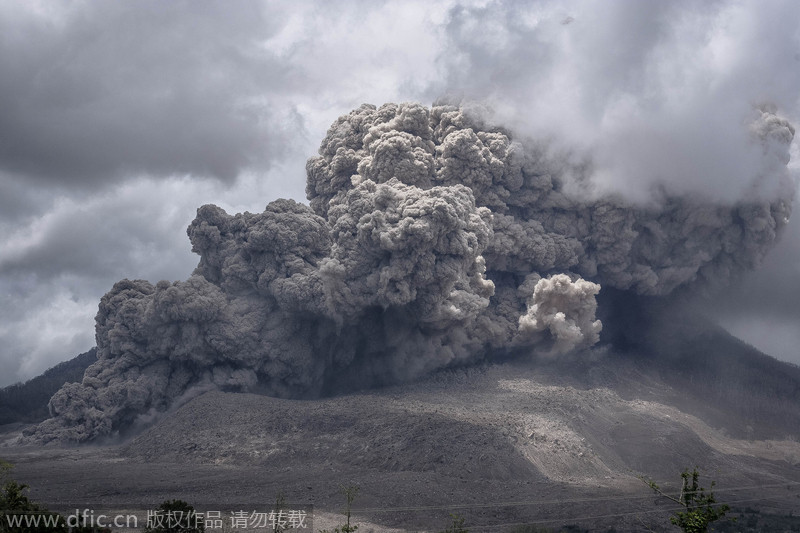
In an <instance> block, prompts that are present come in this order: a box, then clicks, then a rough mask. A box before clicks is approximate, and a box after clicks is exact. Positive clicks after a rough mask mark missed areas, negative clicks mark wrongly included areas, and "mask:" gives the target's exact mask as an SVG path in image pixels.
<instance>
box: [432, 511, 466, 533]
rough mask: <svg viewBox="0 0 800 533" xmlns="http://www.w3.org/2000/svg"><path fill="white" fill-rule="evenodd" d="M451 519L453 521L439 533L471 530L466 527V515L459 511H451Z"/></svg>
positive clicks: (461, 532) (457, 532)
mask: <svg viewBox="0 0 800 533" xmlns="http://www.w3.org/2000/svg"><path fill="white" fill-rule="evenodd" d="M450 520H451V521H452V523H451V524H450V525H449V526H448V527H447V528H446V529H444V530H442V531H440V532H439V533H469V530H468V529H467V528H465V527H464V517H463V516H461V515H459V514H457V513H450Z"/></svg>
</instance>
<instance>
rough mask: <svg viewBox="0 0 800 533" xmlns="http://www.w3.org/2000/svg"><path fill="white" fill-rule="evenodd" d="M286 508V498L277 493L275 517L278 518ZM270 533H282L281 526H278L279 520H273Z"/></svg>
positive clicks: (281, 493) (280, 492) (281, 492)
mask: <svg viewBox="0 0 800 533" xmlns="http://www.w3.org/2000/svg"><path fill="white" fill-rule="evenodd" d="M285 507H286V497H285V496H284V495H283V491H279V492H278V494H277V495H276V496H275V509H274V511H275V516H279V514H280V512H281V510H282V509H284V508H285ZM272 533H283V526H282V525H281V524H280V520H275V521H274V522H273V525H272Z"/></svg>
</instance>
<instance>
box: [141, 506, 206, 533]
mask: <svg viewBox="0 0 800 533" xmlns="http://www.w3.org/2000/svg"><path fill="white" fill-rule="evenodd" d="M144 530H145V533H203V532H204V531H205V522H204V521H203V520H201V519H200V516H198V514H197V512H196V511H195V510H194V507H192V506H191V505H189V504H188V503H186V502H185V501H183V500H166V501H164V502H163V503H162V504H161V505H160V506H159V507H158V509H156V511H155V512H154V513H152V514H151V515H150V516H148V517H147V526H146V527H145V529H144Z"/></svg>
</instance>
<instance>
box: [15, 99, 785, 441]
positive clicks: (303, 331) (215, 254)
mask: <svg viewBox="0 0 800 533" xmlns="http://www.w3.org/2000/svg"><path fill="white" fill-rule="evenodd" d="M754 113H755V114H754V116H753V121H752V124H751V126H750V130H749V131H748V135H749V138H750V142H751V143H753V145H754V146H759V147H760V150H761V153H762V155H763V161H762V164H761V165H760V166H759V168H762V169H768V170H769V172H762V173H758V174H757V175H754V176H753V182H752V187H751V189H752V190H751V192H752V194H750V197H749V198H747V199H743V200H741V201H740V202H738V203H735V204H727V205H722V204H719V203H715V202H713V201H708V200H702V199H701V198H700V197H697V196H692V197H689V196H680V195H669V194H666V193H664V194H662V195H660V196H659V198H658V201H657V202H649V203H646V204H635V203H632V202H630V201H627V200H625V199H623V198H621V197H619V196H598V195H596V194H594V193H593V192H592V184H591V164H582V165H576V164H574V163H572V162H571V161H572V159H571V158H568V157H562V156H559V155H558V154H555V153H551V151H550V150H548V148H547V146H546V145H543V144H542V143H536V142H530V141H525V142H520V141H515V140H514V139H512V134H511V133H510V132H509V131H507V130H505V129H503V128H499V127H493V126H490V125H487V124H488V123H487V121H486V120H485V119H484V118H482V117H481V116H480V115H478V114H474V113H470V112H467V111H466V110H465V109H463V108H460V107H457V106H450V105H440V106H434V107H433V108H432V109H428V108H426V107H424V106H421V105H418V104H386V105H383V106H381V107H380V108H376V107H375V106H371V105H363V106H361V107H360V108H359V109H356V110H354V111H352V112H351V113H350V114H348V115H346V116H343V117H340V118H339V119H338V120H337V121H336V122H335V123H334V124H333V125H332V126H331V128H330V129H329V131H328V134H327V136H326V137H325V139H324V140H323V141H322V144H321V146H320V149H319V155H318V156H317V157H314V158H312V159H310V160H309V161H308V164H307V175H308V180H307V188H306V192H307V196H308V199H309V202H310V204H309V206H306V205H303V204H299V203H297V202H294V201H291V200H277V201H274V202H272V203H270V204H269V205H267V207H266V209H265V210H264V212H263V213H257V214H253V213H240V214H236V215H229V214H228V213H226V212H225V211H224V210H222V209H220V208H219V207H216V206H214V205H205V206H203V207H201V208H199V209H198V211H197V218H196V219H195V220H194V221H193V222H192V223H191V225H190V226H189V228H188V235H189V239H190V241H191V243H192V250H193V251H194V252H196V253H197V254H199V256H200V262H199V264H198V266H197V268H196V269H195V271H194V273H193V274H192V276H191V277H190V278H189V279H188V280H186V281H179V282H175V283H169V282H166V281H161V282H158V283H157V284H155V285H153V284H151V283H149V282H147V281H142V280H136V281H130V280H122V281H120V282H118V283H116V284H115V285H114V287H113V288H112V289H111V291H109V292H108V293H107V294H106V295H105V296H104V297H103V298H102V300H101V302H100V305H99V310H98V313H97V318H96V338H97V347H98V361H97V362H96V363H95V364H93V365H92V366H91V367H89V369H88V370H87V371H86V375H85V377H84V379H83V382H82V383H80V384H78V383H73V384H68V385H66V386H64V387H63V388H62V389H61V390H60V391H58V392H57V393H56V394H55V395H54V396H53V398H52V399H51V401H50V411H51V415H52V418H50V419H48V420H46V421H45V422H43V423H42V424H40V425H39V426H38V427H37V428H36V429H35V430H33V431H32V432H31V433H30V434H29V438H30V439H32V440H34V441H38V442H49V441H61V442H82V441H87V440H92V439H95V438H97V437H101V436H105V435H111V434H114V433H115V432H117V431H120V430H123V429H124V428H125V427H127V426H128V425H130V424H131V423H132V422H134V421H135V420H136V418H137V417H139V416H141V415H142V414H145V413H148V412H157V411H161V410H165V409H167V408H168V407H169V406H170V405H171V404H172V403H173V402H174V401H176V400H177V399H178V398H180V397H181V396H183V395H185V394H186V393H187V391H190V390H192V389H194V388H195V387H219V388H222V389H226V390H241V391H258V392H263V393H266V394H270V395H275V396H281V397H309V396H317V395H320V394H324V393H327V392H331V391H332V390H335V389H336V388H337V387H341V386H343V384H345V383H349V382H356V381H357V382H359V383H362V384H365V385H376V384H385V383H396V382H402V381H406V380H411V379H414V378H416V377H419V376H421V375H424V374H426V373H428V372H431V371H433V370H436V369H440V368H445V367H448V366H452V365H458V364H467V363H469V362H471V361H474V360H477V359H479V358H491V357H492V356H496V355H498V354H503V355H507V354H525V353H539V354H547V355H549V356H552V357H557V356H559V355H560V354H564V353H567V352H570V351H574V350H580V349H585V348H588V347H591V346H592V345H594V344H596V343H597V342H598V340H599V334H600V331H601V328H602V324H601V323H600V321H599V320H596V318H595V311H596V308H597V304H596V301H595V296H596V295H597V294H598V292H599V291H600V290H601V287H602V286H610V287H614V288H616V289H621V290H625V291H631V292H633V293H635V294H640V295H652V296H664V295H669V294H673V293H675V292H676V291H681V290H687V289H692V290H693V289H696V288H703V287H708V286H709V285H720V284H725V283H728V282H730V281H731V280H732V279H734V277H735V276H736V274H737V273H738V272H741V271H743V270H746V269H751V268H754V267H755V266H757V265H758V263H759V261H760V260H761V259H762V258H763V257H764V255H765V254H766V253H767V251H768V250H769V249H770V247H771V246H772V245H773V243H774V242H775V239H776V237H777V236H778V235H779V233H780V231H781V229H782V228H783V227H784V226H785V225H786V223H787V221H788V217H789V215H790V212H791V203H792V195H793V190H794V189H793V185H792V183H791V180H790V178H789V176H788V173H787V171H786V164H787V163H788V157H789V156H788V154H789V145H790V143H791V141H792V138H793V135H794V129H793V128H792V126H791V125H790V124H789V123H788V122H787V121H786V120H783V119H781V118H780V117H778V116H777V115H776V114H775V112H774V110H771V109H769V108H766V107H765V108H763V109H759V110H756V111H755V112H754ZM763 191H770V192H769V194H764V193H763Z"/></svg>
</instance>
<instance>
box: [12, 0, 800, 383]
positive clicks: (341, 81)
mask: <svg viewBox="0 0 800 533" xmlns="http://www.w3.org/2000/svg"><path fill="white" fill-rule="evenodd" d="M0 73H1V74H0V232H1V234H2V238H0V294H1V295H2V306H0V369H1V370H0V386H2V385H6V384H9V383H12V382H15V381H19V380H25V379H28V378H30V377H33V376H35V375H37V374H39V373H41V372H42V371H44V370H45V369H46V368H48V367H50V366H52V365H54V364H56V363H58V362H59V361H63V360H66V359H69V358H71V357H73V356H74V355H76V354H78V353H80V352H83V351H85V350H87V349H89V348H90V347H92V346H93V345H94V315H95V313H96V311H97V304H98V302H99V299H100V297H101V296H102V295H103V294H104V293H105V292H106V291H108V290H109V289H110V288H111V286H112V285H113V283H114V282H115V281H117V280H119V279H122V278H126V277H127V278H132V279H133V278H142V279H148V280H151V281H157V280H159V279H169V280H177V279H185V278H187V277H188V275H189V274H190V273H191V271H192V269H193V268H194V266H195V265H196V263H197V257H196V256H194V255H193V254H192V253H191V246H190V244H189V242H188V238H187V237H186V231H185V229H186V226H187V225H188V224H189V222H190V221H191V220H192V219H193V218H194V216H195V211H196V209H197V207H199V206H200V205H202V204H204V203H216V204H218V205H220V206H221V207H223V208H225V209H226V210H228V211H229V212H238V211H244V210H248V211H261V210H263V209H264V206H265V205H266V204H267V203H268V202H270V201H272V200H274V199H276V198H279V197H290V198H294V199H297V200H304V198H305V194H304V189H305V169H304V165H305V160H306V158H307V157H309V156H310V155H313V154H314V153H315V151H316V149H317V147H318V145H319V142H320V141H321V139H322V137H323V136H324V134H325V131H326V129H327V127H328V126H329V125H330V124H331V122H333V121H334V120H335V119H336V118H337V117H338V116H339V115H341V114H344V113H347V112H348V111H349V110H350V109H352V108H355V107H357V106H358V105H360V104H361V103H364V102H368V103H374V104H377V105H380V104H382V103H384V102H389V101H418V102H422V103H424V104H426V105H430V104H432V103H433V102H434V101H436V100H437V99H439V98H441V97H444V96H447V97H449V98H453V97H455V98H462V97H463V98H469V99H473V100H476V101H480V102H484V103H485V104H486V105H487V106H489V107H490V108H491V109H493V110H494V111H495V112H496V114H497V116H498V117H499V120H503V121H505V122H507V123H508V124H510V125H511V126H512V127H514V128H515V130H517V131H519V132H521V133H524V134H526V135H533V136H546V137H548V138H550V139H552V140H553V141H554V142H557V143H560V144H562V145H563V146H565V147H574V148H575V149H576V150H582V151H586V153H591V154H592V155H593V157H594V158H595V161H596V169H597V171H596V176H594V179H595V180H596V183H597V184H598V187H600V188H606V189H609V190H615V191H621V192H623V193H624V194H628V195H629V196H630V197H631V198H634V199H636V198H640V197H642V196H643V195H646V193H647V191H649V190H651V189H652V185H653V184H654V183H655V184H659V185H660V186H662V187H663V188H665V189H666V190H669V191H673V192H691V193H692V194H701V195H704V196H705V197H707V198H713V199H716V200H718V201H723V202H731V201H735V200H737V199H739V198H741V197H742V196H743V195H744V194H745V190H746V188H747V184H748V183H749V181H748V180H749V179H750V177H749V174H748V171H749V170H752V169H751V166H749V163H750V161H749V160H748V159H747V157H746V154H742V151H741V150H736V149H735V147H736V146H737V144H736V143H738V142H740V141H741V139H739V136H741V135H744V132H746V129H745V128H744V126H743V125H744V124H746V122H747V119H748V116H749V113H751V112H752V108H753V106H754V105H755V104H760V103H764V102H770V103H772V104H774V105H775V106H777V108H778V110H779V112H780V113H781V114H782V115H783V116H785V117H787V118H789V119H790V120H791V121H792V122H793V123H794V124H795V125H799V124H800V2H796V1H793V0H789V1H785V2H780V1H758V2H749V3H748V2H708V1H696V2H646V1H631V2H624V1H604V2H510V1H509V2H486V1H476V2H457V1H455V0H449V1H439V2H431V1H430V0H426V1H422V2H414V1H403V2H399V1H398V2H377V1H374V0H368V1H363V2H359V1H347V2H345V1H340V2H322V1H319V2H292V1H288V0H287V1H277V2H256V1H251V2H227V1H225V2H223V1H221V0H220V1H218V2H198V1H191V2H190V1H186V2H181V1H171V2H161V1H159V2H148V1H136V2H134V1H120V2H100V1H97V2H80V1H74V2H72V1H61V2H53V1H41V2H36V1H22V0H20V1H17V2H14V1H3V0H0ZM793 154H794V155H795V161H793V162H792V163H791V166H792V172H793V175H794V177H795V178H796V177H797V174H798V172H797V169H798V168H800V167H799V166H798V165H797V163H796V159H797V156H798V154H800V150H798V149H797V141H795V145H794V146H793ZM665 169H669V171H666V170H665ZM798 213H800V209H798ZM798 302H800V216H796V217H795V218H794V219H793V220H792V222H791V223H790V227H789V231H787V232H786V234H785V236H784V239H783V240H782V242H781V243H780V244H779V246H778V247H776V249H775V250H774V251H773V253H772V255H771V256H769V257H768V258H767V261H766V262H765V265H764V266H763V268H762V269H761V270H760V271H758V272H756V273H753V274H750V275H748V276H746V277H745V278H744V279H743V280H742V282H741V283H739V284H738V285H737V286H736V287H732V288H731V290H730V291H729V292H728V293H727V294H726V295H724V296H721V297H720V298H719V299H717V300H715V302H714V303H713V305H710V308H712V309H715V310H716V312H717V315H718V318H720V320H721V321H722V323H723V324H725V325H726V326H727V327H728V328H730V329H731V330H732V331H733V332H734V333H735V334H737V335H740V336H742V337H743V338H744V339H745V340H747V341H748V342H750V343H751V344H754V345H755V346H757V347H759V348H761V349H763V350H765V351H767V352H768V353H770V354H773V355H775V356H776V357H779V358H782V359H784V360H791V361H794V362H797V363H800V353H799V352H800V348H798V347H800V304H798Z"/></svg>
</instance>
